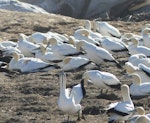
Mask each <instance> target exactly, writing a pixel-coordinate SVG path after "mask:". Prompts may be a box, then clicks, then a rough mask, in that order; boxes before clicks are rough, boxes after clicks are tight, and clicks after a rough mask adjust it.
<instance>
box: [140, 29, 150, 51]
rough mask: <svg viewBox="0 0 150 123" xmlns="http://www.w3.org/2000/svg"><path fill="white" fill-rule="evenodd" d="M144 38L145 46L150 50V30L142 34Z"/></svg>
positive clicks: (145, 30)
mask: <svg viewBox="0 0 150 123" xmlns="http://www.w3.org/2000/svg"><path fill="white" fill-rule="evenodd" d="M142 34H143V35H142V36H143V45H144V46H145V47H148V48H150V28H146V29H144V30H143V32H142Z"/></svg>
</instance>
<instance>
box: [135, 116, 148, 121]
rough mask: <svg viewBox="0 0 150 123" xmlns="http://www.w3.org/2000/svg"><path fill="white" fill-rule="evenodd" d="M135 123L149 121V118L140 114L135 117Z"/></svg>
mask: <svg viewBox="0 0 150 123" xmlns="http://www.w3.org/2000/svg"><path fill="white" fill-rule="evenodd" d="M135 123H150V118H148V117H146V116H145V115H142V116H140V117H138V118H137V119H136V121H135Z"/></svg>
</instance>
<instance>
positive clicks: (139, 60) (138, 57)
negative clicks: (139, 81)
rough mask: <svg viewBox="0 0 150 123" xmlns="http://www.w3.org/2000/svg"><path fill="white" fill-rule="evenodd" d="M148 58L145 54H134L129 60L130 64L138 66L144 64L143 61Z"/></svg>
mask: <svg viewBox="0 0 150 123" xmlns="http://www.w3.org/2000/svg"><path fill="white" fill-rule="evenodd" d="M145 58H147V56H146V55H144V54H134V55H131V56H130V57H129V58H128V62H130V63H132V64H133V65H134V66H138V64H139V63H143V62H142V61H143V60H144V59H145Z"/></svg>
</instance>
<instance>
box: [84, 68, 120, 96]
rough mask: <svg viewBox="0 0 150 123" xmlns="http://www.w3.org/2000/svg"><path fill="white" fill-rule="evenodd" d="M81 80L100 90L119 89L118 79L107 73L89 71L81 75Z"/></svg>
mask: <svg viewBox="0 0 150 123" xmlns="http://www.w3.org/2000/svg"><path fill="white" fill-rule="evenodd" d="M82 79H84V81H85V82H87V83H89V84H90V83H91V84H93V85H95V86H97V87H98V88H101V89H110V88H115V89H120V87H121V82H120V81H119V79H118V78H117V77H116V76H115V75H113V74H112V73H109V72H103V71H99V70H89V71H86V72H85V73H84V74H83V75H82ZM101 93H102V91H101Z"/></svg>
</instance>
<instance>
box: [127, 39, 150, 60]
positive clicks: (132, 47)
mask: <svg viewBox="0 0 150 123" xmlns="http://www.w3.org/2000/svg"><path fill="white" fill-rule="evenodd" d="M130 40H131V43H132V44H129V45H128V50H129V53H130V54H131V55H133V54H140V53H142V54H144V55H146V56H147V57H150V48H148V47H145V46H139V45H138V43H139V42H138V40H137V39H135V38H130Z"/></svg>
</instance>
